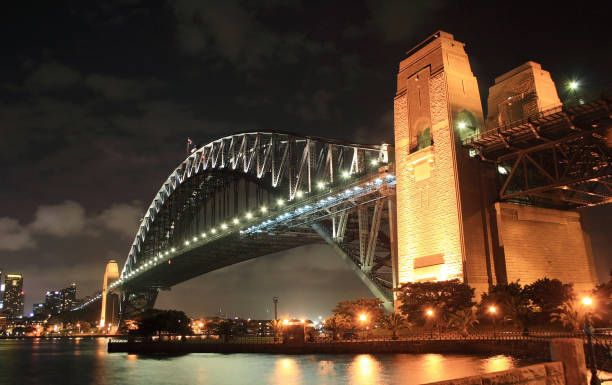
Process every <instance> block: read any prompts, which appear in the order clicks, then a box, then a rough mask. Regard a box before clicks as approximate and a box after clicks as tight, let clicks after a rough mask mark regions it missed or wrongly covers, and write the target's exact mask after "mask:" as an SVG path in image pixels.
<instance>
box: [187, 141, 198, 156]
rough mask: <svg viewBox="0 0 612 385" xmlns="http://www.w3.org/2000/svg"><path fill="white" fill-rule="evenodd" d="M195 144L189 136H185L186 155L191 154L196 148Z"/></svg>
mask: <svg viewBox="0 0 612 385" xmlns="http://www.w3.org/2000/svg"><path fill="white" fill-rule="evenodd" d="M197 147H198V146H197V145H196V144H195V143H194V142H193V140H192V139H191V138H189V137H188V138H187V155H189V154H191V153H192V152H194V151H195V150H196V149H197Z"/></svg>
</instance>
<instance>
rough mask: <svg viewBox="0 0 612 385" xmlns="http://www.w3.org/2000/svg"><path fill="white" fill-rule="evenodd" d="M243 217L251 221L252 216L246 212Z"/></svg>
mask: <svg viewBox="0 0 612 385" xmlns="http://www.w3.org/2000/svg"><path fill="white" fill-rule="evenodd" d="M245 217H246V219H251V218H253V214H251V212H247V213H246V215H245Z"/></svg>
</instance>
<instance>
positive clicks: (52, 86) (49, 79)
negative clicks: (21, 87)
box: [25, 61, 81, 91]
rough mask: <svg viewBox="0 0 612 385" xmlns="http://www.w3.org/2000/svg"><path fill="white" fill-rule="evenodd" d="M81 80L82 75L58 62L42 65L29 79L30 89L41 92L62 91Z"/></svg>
mask: <svg viewBox="0 0 612 385" xmlns="http://www.w3.org/2000/svg"><path fill="white" fill-rule="evenodd" d="M80 80H81V74H80V73H79V72H78V71H76V70H74V69H72V68H70V67H68V66H65V65H63V64H60V63H58V62H53V61H51V62H43V63H41V64H40V65H39V66H38V67H37V68H36V69H35V70H34V71H33V72H32V74H31V75H30V76H29V77H28V79H27V80H26V82H25V84H26V86H27V87H28V88H31V89H34V90H40V91H48V90H60V89H63V88H66V87H70V86H73V85H75V84H77V83H78V82H79V81H80Z"/></svg>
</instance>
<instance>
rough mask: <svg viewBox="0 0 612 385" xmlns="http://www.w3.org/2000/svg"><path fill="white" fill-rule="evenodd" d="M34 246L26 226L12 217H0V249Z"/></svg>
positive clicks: (13, 249) (14, 249)
mask: <svg viewBox="0 0 612 385" xmlns="http://www.w3.org/2000/svg"><path fill="white" fill-rule="evenodd" d="M35 246H36V244H35V243H34V240H33V239H32V234H31V232H30V231H29V229H28V228H26V227H24V226H22V225H20V224H19V221H18V220H17V219H14V218H6V217H5V218H0V251H2V250H5V251H17V250H24V249H32V248H34V247H35Z"/></svg>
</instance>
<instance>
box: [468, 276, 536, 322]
mask: <svg viewBox="0 0 612 385" xmlns="http://www.w3.org/2000/svg"><path fill="white" fill-rule="evenodd" d="M491 306H495V307H496V308H497V309H499V310H500V311H501V315H502V317H503V318H502V319H503V320H505V321H508V322H511V323H512V324H513V325H514V326H515V327H516V328H518V329H519V330H522V331H523V332H526V333H528V332H529V324H530V323H531V321H532V319H533V305H532V304H531V302H530V300H529V298H527V296H526V293H525V290H524V288H523V287H522V286H521V284H520V283H519V282H518V281H516V282H510V283H507V284H506V283H500V284H497V285H493V286H491V287H490V288H489V291H488V292H487V293H483V294H482V296H481V300H480V304H479V309H478V312H479V313H480V315H481V316H484V315H485V314H487V313H488V309H489V307H491Z"/></svg>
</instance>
